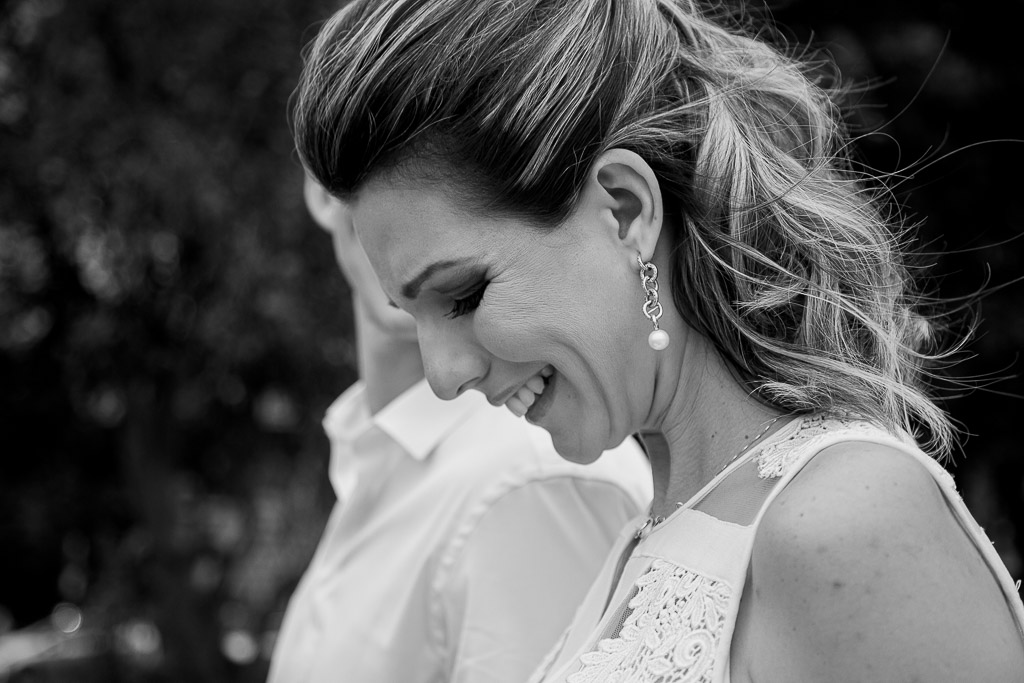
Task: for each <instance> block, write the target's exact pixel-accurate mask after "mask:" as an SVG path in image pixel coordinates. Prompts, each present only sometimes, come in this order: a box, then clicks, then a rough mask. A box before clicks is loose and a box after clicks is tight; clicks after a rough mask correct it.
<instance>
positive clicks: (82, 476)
mask: <svg viewBox="0 0 1024 683" xmlns="http://www.w3.org/2000/svg"><path fill="white" fill-rule="evenodd" d="M332 6H333V3H331V2H326V1H324V0H245V1H244V2H243V1H241V0H147V1H145V2H128V1H124V2H116V1H115V0H9V1H8V2H6V3H5V4H0V179H2V183H0V681H2V680H5V678H7V677H9V678H10V679H11V680H18V681H65V680H67V681H92V680H95V681H146V682H149V681H203V682H205V681H260V680H262V679H263V677H264V676H265V672H266V657H267V654H268V652H269V649H270V647H272V642H273V635H274V632H275V629H276V627H277V624H278V622H279V620H280V612H281V610H282V609H283V606H284V603H285V600H286V599H287V596H288V594H289V593H290V591H291V589H292V588H293V586H294V582H295V581H296V579H297V577H298V575H299V573H300V572H301V570H302V568H303V567H304V565H305V564H306V562H307V561H308V559H309V556H310V554H311V553H312V550H313V548H314V546H315V544H316V540H317V537H318V535H319V532H320V529H321V528H322V525H323V522H324V520H325V516H326V513H327V511H328V510H329V507H330V505H331V503H332V502H333V495H332V494H331V492H330V489H329V485H328V484H327V479H326V461H327V443H326V440H325V438H324V437H323V436H322V434H321V431H320V427H319V421H320V417H321V416H322V414H323V411H324V409H325V408H326V406H327V405H328V404H329V403H330V401H331V400H332V399H333V398H334V397H335V396H336V395H337V394H338V393H339V392H340V391H341V390H342V389H344V388H345V387H346V386H347V385H348V384H349V383H350V382H351V381H352V379H353V378H354V369H353V346H352V341H351V328H350V323H349V313H350V311H349V304H348V295H347V290H346V288H345V285H344V283H343V282H342V280H341V278H340V276H339V275H338V274H337V272H336V269H335V266H334V263H333V258H332V254H331V252H330V244H329V241H328V239H327V237H326V236H325V235H323V234H321V233H320V232H319V231H318V230H317V229H315V228H314V227H313V225H312V223H311V222H310V220H309V219H308V218H307V216H306V214H305V211H304V208H303V206H302V203H301V195H300V180H301V174H300V170H299V167H298V165H297V163H296V161H295V157H294V155H293V153H292V150H291V140H290V137H289V133H288V128H287V123H286V110H287V100H288V96H289V94H290V92H291V90H292V88H293V85H294V83H295V81H296V77H297V72H298V68H299V59H298V53H299V50H300V48H301V46H302V45H303V44H304V43H305V42H306V41H307V40H309V39H310V38H312V36H313V34H314V31H315V26H314V25H315V22H317V21H318V20H319V19H322V18H323V17H324V16H326V14H327V13H328V12H329V10H330V9H331V7H332ZM772 6H773V11H774V14H775V16H776V18H777V19H778V20H779V21H780V22H781V23H783V24H784V25H785V26H787V27H788V28H787V31H786V34H787V35H789V36H792V37H794V38H795V39H797V40H800V41H807V40H813V41H814V42H815V43H816V44H824V45H828V46H829V47H830V49H831V52H832V53H833V55H834V56H835V58H836V60H837V61H838V62H839V63H840V64H841V66H842V67H843V69H844V74H845V79H846V82H847V83H849V84H865V83H871V84H873V85H874V87H873V88H872V89H871V90H870V91H868V92H866V93H864V94H861V95H858V96H856V97H855V98H853V100H852V103H853V104H855V105H856V107H855V108H854V109H853V112H852V114H851V119H850V120H851V123H852V124H853V125H854V127H855V128H856V129H857V130H859V131H861V132H865V133H867V132H869V131H874V132H873V133H870V134H866V135H865V137H864V139H863V140H862V141H861V143H860V159H861V160H862V161H863V162H864V163H865V164H867V165H869V166H871V167H874V168H877V169H879V170H880V171H883V172H896V171H899V170H900V169H907V170H906V172H904V173H903V174H901V175H898V176H895V177H893V179H892V184H893V185H894V187H895V189H896V192H897V196H898V197H899V199H900V200H901V201H902V202H903V204H904V206H905V207H906V208H905V211H906V215H907V216H908V217H909V218H910V219H911V220H922V221H924V223H923V225H922V226H921V228H920V235H921V242H920V244H921V246H922V247H924V248H926V249H929V250H932V251H937V250H942V251H948V252H950V253H948V254H946V255H944V256H935V257H930V258H929V259H928V260H929V262H931V263H934V264H935V266H934V269H933V271H932V274H933V276H934V281H933V283H934V284H935V285H937V286H938V288H939V291H940V293H941V294H942V295H944V296H949V297H956V296H964V295H969V294H971V293H972V292H976V291H978V290H979V289H980V288H982V287H985V286H987V287H989V288H990V290H991V291H990V293H989V294H988V295H987V296H985V297H984V299H983V300H982V302H981V303H980V304H979V305H978V306H976V309H978V310H980V312H981V315H982V318H983V322H982V324H981V326H980V329H979V331H978V336H977V338H976V340H975V341H974V343H973V344H972V345H971V346H970V347H969V352H968V353H965V354H963V356H962V362H961V363H960V364H959V365H958V366H957V367H956V368H954V370H953V371H952V372H953V374H955V375H957V376H961V377H967V378H973V379H972V381H973V383H974V384H976V385H977V384H981V385H991V386H988V387H987V388H983V389H977V390H974V391H971V392H962V391H957V390H954V389H951V388H949V387H948V386H947V389H946V391H947V393H957V394H965V395H963V396H961V397H959V398H953V399H951V400H950V401H949V403H948V408H949V410H950V411H951V412H952V414H953V415H954V417H955V418H956V419H957V420H958V422H959V423H960V424H961V425H962V427H963V429H964V432H965V434H967V435H969V436H968V437H967V438H966V439H965V440H964V447H963V451H962V452H961V453H958V455H957V457H956V460H955V462H954V464H953V465H952V466H951V469H952V470H953V471H954V472H955V474H956V475H957V479H958V481H959V483H960V486H961V489H962V490H963V492H964V496H965V499H966V500H967V503H968V505H969V506H970V508H971V509H972V511H973V512H974V514H975V515H976V516H977V518H978V520H979V522H980V523H981V524H982V525H983V526H984V527H985V528H986V530H987V531H988V533H989V535H990V536H991V538H992V539H993V540H994V541H995V544H996V549H997V550H999V552H1000V553H1001V554H1002V556H1003V558H1004V560H1005V562H1006V564H1007V566H1008V567H1009V569H1010V571H1011V573H1012V574H1013V575H1014V576H1016V577H1019V576H1022V575H1024V565H1022V561H1021V551H1022V549H1024V536H1022V532H1024V505H1022V502H1021V496H1022V484H1024V460H1022V459H1021V458H1020V457H1019V444H1020V443H1021V437H1020V436H1019V431H1020V425H1021V423H1022V420H1021V418H1022V417H1024V412H1022V408H1024V401H1022V399H1021V398H1020V395H1021V394H1024V386H1022V382H1021V380H1020V379H1019V378H1017V377H1016V375H1017V374H1019V372H1020V369H1021V362H1020V360H1019V358H1018V354H1019V352H1020V350H1021V348H1022V346H1024V312H1022V310H1021V306H1020V305H1019V304H1017V303H1016V302H1017V301H1018V300H1019V299H1020V297H1021V295H1022V294H1024V284H1020V283H1018V284H1012V281H1013V280H1014V278H1016V277H1018V276H1019V275H1020V274H1021V265H1022V261H1024V258H1022V257H1024V246H1022V245H1024V238H1021V235H1022V232H1024V231H1022V226H1024V210H1022V208H1021V197H1022V195H1024V188H1022V187H1021V186H1022V182H1024V173H1022V172H1021V170H1020V163H1019V161H1018V159H1019V157H1020V155H1021V153H1022V152H1024V144H1021V143H1020V142H1013V141H1005V140H1009V139H1012V138H1021V137H1024V135H1022V132H1021V124H1020V121H1021V119H1022V117H1021V114H1020V111H1019V109H1015V108H1014V107H1013V106H1012V104H1011V103H1012V102H1014V101H1016V100H1017V99H1019V93H1020V92H1022V90H1024V82H1022V81H1024V77H1022V70H1021V69H1020V64H1021V58H1020V56H1019V51H1018V50H1019V48H1018V45H1019V41H1018V38H1017V35H1016V33H1017V28H1018V26H1019V25H1020V23H1019V21H1017V17H1016V16H1014V15H1013V10H1014V9H1019V3H1016V2H1011V1H1010V0H1004V1H1003V2H1002V3H996V4H995V5H992V4H987V5H985V9H984V11H978V10H976V9H975V8H974V7H972V6H970V4H969V3H963V2H959V3H954V2H935V1H934V0H931V1H920V2H918V1H907V2H895V1H892V0H890V1H889V2H875V1H873V0H862V1H861V2H858V3H827V2H812V1H810V0H806V1H803V2H779V1H777V0H776V1H775V2H774V3H773V5H772ZM1003 285H1007V286H1005V287H1003ZM1009 376H1013V377H1009ZM1000 377H1009V378H1007V379H1003V380H1001V381H998V382H995V383H994V384H993V383H992V380H994V379H996V378H1000ZM15 660H20V661H23V662H31V661H36V662H37V663H36V664H34V665H30V666H27V667H25V666H22V667H19V668H18V671H19V673H13V675H12V671H14V669H13V668H12V666H11V663H12V662H13V661H15Z"/></svg>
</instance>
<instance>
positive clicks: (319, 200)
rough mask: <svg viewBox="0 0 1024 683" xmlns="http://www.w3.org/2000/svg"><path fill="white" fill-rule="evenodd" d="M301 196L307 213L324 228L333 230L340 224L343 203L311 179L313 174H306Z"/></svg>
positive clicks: (343, 208)
mask: <svg viewBox="0 0 1024 683" xmlns="http://www.w3.org/2000/svg"><path fill="white" fill-rule="evenodd" d="M302 196H303V197H304V198H305V200H306V208H307V209H309V215H311V216H312V217H313V220H314V221H316V223H317V225H319V226H320V227H321V228H323V229H324V230H328V231H330V230H334V229H335V228H337V227H338V225H339V224H340V221H341V219H342V213H343V212H344V210H345V207H344V205H343V204H342V203H341V202H340V201H338V200H337V199H336V198H334V197H332V196H331V194H330V193H329V192H328V191H327V190H325V189H324V187H323V185H321V184H320V183H318V182H317V181H316V180H314V179H313V176H311V175H309V174H308V173H307V174H306V179H305V182H304V183H303V186H302Z"/></svg>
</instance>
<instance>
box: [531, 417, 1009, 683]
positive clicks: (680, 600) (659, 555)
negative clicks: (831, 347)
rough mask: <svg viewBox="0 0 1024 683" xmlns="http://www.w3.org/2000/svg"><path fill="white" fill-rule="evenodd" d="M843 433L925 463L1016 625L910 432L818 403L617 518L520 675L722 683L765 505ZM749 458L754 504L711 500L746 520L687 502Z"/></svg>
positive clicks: (994, 560)
mask: <svg viewBox="0 0 1024 683" xmlns="http://www.w3.org/2000/svg"><path fill="white" fill-rule="evenodd" d="M843 441H867V442H874V443H880V444H884V445H888V446H892V447H894V448H898V449H900V450H901V451H903V452H905V453H909V454H911V455H913V456H914V457H915V458H916V459H917V460H918V461H919V462H920V463H921V464H922V465H923V466H924V467H925V469H927V471H928V472H929V473H931V474H932V476H933V477H934V479H935V480H936V482H937V484H938V487H939V488H940V489H941V491H942V493H943V494H944V498H945V499H946V501H947V503H948V505H949V507H950V510H951V511H952V512H953V514H954V516H955V517H956V518H957V520H958V521H959V523H960V525H961V526H962V528H963V529H964V530H965V531H966V533H967V534H968V535H969V536H970V538H971V539H972V540H973V542H974V544H975V545H976V547H977V548H978V550H979V551H980V553H981V555H982V557H983V558H984V560H985V562H986V564H987V565H988V566H989V568H990V569H991V571H992V573H993V575H994V576H995V578H996V580H997V581H998V583H999V585H1000V587H1001V589H1002V591H1003V593H1004V596H1005V598H1006V600H1007V603H1008V604H1009V605H1010V609H1011V611H1012V613H1013V617H1014V619H1015V621H1016V624H1017V628H1018V630H1019V631H1021V633H1022V634H1024V607H1022V605H1021V600H1020V597H1019V596H1018V594H1017V590H1016V586H1015V585H1014V583H1013V581H1012V580H1011V578H1010V576H1009V574H1008V572H1007V571H1006V568H1005V567H1004V565H1003V563H1002V561H1001V560H1000V558H999V556H998V554H997V553H996V551H995V549H994V548H993V547H992V543H991V542H990V541H989V540H988V539H987V538H986V536H985V534H984V532H983V531H982V529H981V528H980V527H979V526H978V524H977V522H975V521H974V518H973V517H972V516H971V514H970V513H969V512H968V510H967V508H966V506H965V505H964V503H963V501H962V500H961V498H960V496H959V495H958V494H957V492H956V488H955V486H954V484H953V479H952V477H951V476H950V475H949V474H948V473H947V472H946V470H945V469H943V468H942V466H941V465H939V464H938V463H937V462H935V460H933V459H932V458H931V457H929V456H928V455H926V454H925V453H924V452H922V451H921V450H920V449H919V448H918V447H917V446H916V445H915V444H914V443H913V441H912V440H911V439H909V437H908V438H906V439H897V438H896V437H894V436H892V435H891V434H889V433H888V432H885V431H883V430H882V429H880V428H878V427H876V426H873V425H871V424H869V423H867V422H863V421H855V420H847V419H836V418H827V417H824V416H821V415H816V416H808V417H802V418H797V419H795V420H793V421H791V422H790V423H789V424H786V425H784V426H783V427H782V428H781V429H779V430H778V431H777V432H776V433H775V434H774V435H772V436H771V437H769V438H768V439H766V440H765V441H764V442H763V443H762V444H760V446H759V447H757V448H754V449H752V451H751V452H750V453H748V454H745V455H744V457H743V458H741V459H739V460H738V461H737V462H735V463H732V464H731V465H730V466H729V467H728V468H726V470H725V471H723V472H722V473H721V474H719V475H718V476H717V477H715V479H714V480H712V481H711V482H710V483H709V484H708V485H707V486H706V487H705V488H704V489H703V490H702V491H700V492H699V493H698V494H697V495H696V496H694V498H693V499H691V500H690V501H688V502H687V503H686V504H685V505H683V506H682V507H680V508H679V509H678V510H677V511H676V512H675V513H673V514H672V515H671V516H670V517H668V518H667V519H666V520H665V521H664V522H662V523H661V524H660V525H658V526H656V527H654V528H653V530H650V529H648V528H644V529H643V531H638V529H639V528H640V527H641V526H643V524H644V521H645V517H643V516H641V517H638V518H637V523H636V526H634V528H633V530H629V529H626V530H624V532H623V533H622V534H621V535H620V537H619V539H618V541H617V542H616V544H615V548H614V549H613V551H612V555H611V557H610V558H609V559H608V561H606V563H605V566H604V568H603V569H602V571H601V574H600V575H599V576H598V578H597V580H596V581H595V583H594V585H593V586H592V587H591V590H590V592H589V593H588V595H587V597H586V598H585V600H584V602H583V604H582V605H581V606H580V608H579V610H578V612H577V614H576V617H575V619H574V621H573V623H572V625H571V626H570V628H569V629H568V630H567V631H566V632H565V633H564V634H563V636H562V639H561V640H560V641H559V642H558V644H557V646H556V647H555V649H554V650H553V651H552V652H550V653H549V655H548V657H547V658H546V660H545V662H544V663H543V664H542V665H541V667H540V668H539V669H538V670H537V671H536V672H535V673H534V675H533V676H532V677H531V678H530V682H531V683H541V682H543V683H627V682H628V683H727V682H728V681H729V680H730V676H729V657H730V651H731V645H732V636H733V632H734V629H735V627H736V619H737V615H738V614H739V603H740V597H741V595H742V594H743V586H744V582H745V580H746V576H747V568H748V565H749V563H750V557H751V552H752V550H753V545H754V537H755V535H756V533H757V528H758V525H759V524H760V521H761V519H762V517H763V515H764V512H765V510H766V509H767V507H768V506H769V505H770V504H771V502H772V500H774V498H775V497H776V496H777V495H778V494H779V492H781V491H782V489H783V488H784V487H785V486H786V485H787V484H788V483H789V481H790V480H792V478H793V477H794V476H795V475H796V474H797V473H798V472H799V471H800V470H801V469H802V468H803V467H804V466H805V465H806V464H807V463H808V462H809V461H810V459H811V458H812V457H814V456H815V455H816V454H817V453H819V452H820V451H822V450H823V449H825V448H827V447H828V446H831V445H833V444H836V443H839V442H843ZM754 466H756V467H757V475H758V477H759V481H760V482H763V483H762V486H763V487H764V488H763V490H762V493H763V495H761V496H759V497H758V496H755V498H756V501H755V502H754V507H752V509H750V510H748V511H743V510H737V509H736V508H735V506H732V509H729V506H727V507H726V508H721V507H720V508H719V509H724V510H727V514H726V515H725V516H727V517H733V518H737V517H738V518H744V523H735V522H734V521H723V520H722V519H719V518H717V517H716V516H714V515H713V514H709V513H708V512H705V511H702V510H700V509H697V508H699V507H701V506H702V503H705V502H708V501H710V500H711V496H712V494H713V492H714V491H715V490H716V489H718V488H720V487H721V488H725V487H726V486H728V485H729V479H730V475H732V474H733V473H736V472H737V471H738V470H740V468H743V467H748V468H749V467H754ZM751 474H752V473H751ZM755 479H756V478H755ZM748 481H750V479H748ZM708 509H709V510H713V509H714V506H713V505H711V506H708ZM638 535H640V536H642V538H641V540H640V541H639V542H638V543H637V544H636V547H635V548H634V549H633V552H632V553H631V554H630V555H629V556H628V559H626V560H625V562H624V564H622V572H621V578H620V580H619V581H618V583H617V585H615V586H614V587H613V585H612V582H613V581H614V577H615V575H616V574H617V569H618V568H619V565H620V563H622V559H621V558H622V556H623V555H624V554H625V553H627V552H628V551H629V547H630V546H631V544H633V543H635V542H636V539H635V537H636V536H638ZM609 596H611V597H610V599H609ZM606 604H607V609H606V608H605V605H606Z"/></svg>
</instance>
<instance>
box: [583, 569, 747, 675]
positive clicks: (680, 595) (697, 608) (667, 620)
mask: <svg viewBox="0 0 1024 683" xmlns="http://www.w3.org/2000/svg"><path fill="white" fill-rule="evenodd" d="M636 588H637V593H636V595H635V596H634V597H633V599H632V600H630V601H629V605H628V607H629V609H630V610H631V612H630V613H629V616H628V617H626V619H625V620H624V621H623V623H622V628H621V629H620V630H619V633H618V635H617V636H615V637H613V638H605V639H603V640H601V641H599V642H598V643H597V647H596V649H595V650H593V651H591V652H588V653H586V654H584V655H583V656H582V657H580V662H581V663H582V664H583V668H582V669H581V670H580V671H578V672H576V673H574V674H572V675H570V676H569V678H568V679H567V683H607V682H610V681H630V682H631V683H710V681H711V675H712V672H713V671H714V667H715V652H716V650H717V649H718V643H719V640H720V639H721V634H722V630H723V628H724V627H725V624H726V617H727V615H728V612H729V600H730V598H731V597H732V592H733V591H732V588H731V587H730V586H729V585H728V584H726V583H723V582H721V581H716V580H714V579H711V578H708V577H706V576H701V575H700V574H696V573H694V572H692V571H689V570H687V569H683V568H682V567H678V566H676V565H674V564H672V563H670V562H666V561H664V560H655V561H654V562H653V564H652V565H651V568H650V569H649V570H648V571H647V572H646V573H645V574H643V575H642V576H641V577H640V578H639V579H637V581H636Z"/></svg>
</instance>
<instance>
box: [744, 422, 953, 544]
mask: <svg viewBox="0 0 1024 683" xmlns="http://www.w3.org/2000/svg"><path fill="white" fill-rule="evenodd" d="M945 507H946V506H945V502H944V501H943V498H942V494H941V492H940V491H939V489H938V487H937V486H936V484H935V481H934V479H933V478H932V475H931V474H930V473H929V472H928V471H927V470H925V468H924V467H923V466H922V465H921V463H919V462H918V461H917V460H916V459H914V458H913V457H912V456H910V455H908V454H906V453H903V452H902V451H899V450H897V449H894V448H891V447H888V446H883V445H879V444H873V443H864V442H850V443H843V444H837V445H835V446H832V447H830V448H827V449H825V450H824V451H822V452H821V453H819V454H818V455H817V456H815V457H814V459H812V460H811V462H810V463H808V465H807V466H806V467H805V468H804V470H803V471H801V472H800V473H799V474H798V475H797V476H796V477H794V479H793V480H792V481H791V482H790V483H789V485H788V486H787V487H786V489H785V490H783V491H782V492H781V493H780V494H779V496H778V498H777V499H776V500H775V501H774V502H773V503H772V505H771V506H770V507H769V508H768V510H767V512H766V514H765V517H764V520H763V521H762V524H761V528H760V529H759V531H758V541H757V546H761V549H762V550H765V546H775V547H774V552H798V553H800V552H802V553H804V554H807V555H823V554H826V553H829V552H833V553H836V552H837V553H840V554H846V553H849V552H864V551H874V552H885V551H886V550H887V549H891V547H892V545H893V544H894V543H899V542H900V540H901V539H903V540H904V541H906V540H917V541H921V540H923V539H925V538H927V537H929V536H931V535H932V534H931V532H930V529H931V528H932V527H933V526H934V524H935V522H936V520H937V518H938V517H939V516H940V515H941V513H942V512H943V511H944V510H945ZM779 544H781V545H779ZM756 551H757V547H755V552H756ZM769 552H772V551H771V550H769Z"/></svg>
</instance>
